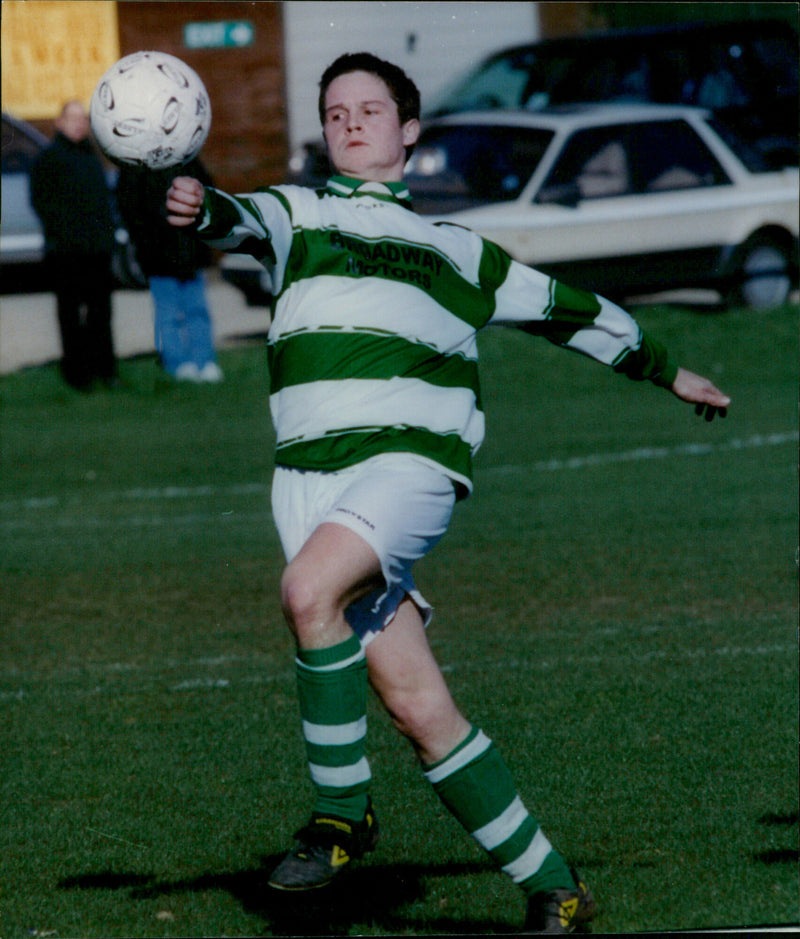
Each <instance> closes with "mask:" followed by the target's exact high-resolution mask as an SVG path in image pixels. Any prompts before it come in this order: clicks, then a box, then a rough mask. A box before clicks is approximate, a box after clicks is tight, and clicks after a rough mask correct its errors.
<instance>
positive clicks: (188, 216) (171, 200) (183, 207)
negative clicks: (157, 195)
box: [167, 176, 206, 228]
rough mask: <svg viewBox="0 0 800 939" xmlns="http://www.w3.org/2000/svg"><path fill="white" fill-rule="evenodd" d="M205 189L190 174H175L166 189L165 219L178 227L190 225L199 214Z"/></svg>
mask: <svg viewBox="0 0 800 939" xmlns="http://www.w3.org/2000/svg"><path fill="white" fill-rule="evenodd" d="M205 194H206V191H205V189H204V188H203V184H202V183H201V182H200V181H199V180H197V179H195V178H194V177H192V176H176V177H175V179H173V180H172V185H171V186H170V187H169V189H168V190H167V221H168V222H169V223H170V225H175V226H177V227H178V228H180V227H182V226H184V225H192V224H193V223H194V221H195V219H196V218H197V216H198V215H199V214H200V209H201V207H202V205H203V199H204V198H205Z"/></svg>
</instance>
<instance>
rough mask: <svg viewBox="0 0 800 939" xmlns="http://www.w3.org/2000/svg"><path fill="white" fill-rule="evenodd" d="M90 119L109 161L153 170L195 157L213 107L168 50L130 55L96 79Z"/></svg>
mask: <svg viewBox="0 0 800 939" xmlns="http://www.w3.org/2000/svg"><path fill="white" fill-rule="evenodd" d="M89 119H90V121H91V125H92V133H93V134H94V137H95V140H97V143H98V145H99V146H100V149H101V150H102V151H103V153H105V155H106V156H107V157H108V158H109V159H110V160H113V161H114V163H128V164H132V165H134V166H145V167H148V168H149V169H153V170H155V169H163V168H165V167H168V166H177V165H179V164H181V163H187V162H188V161H189V160H191V159H192V157H195V156H197V154H198V153H199V151H200V148H201V147H202V146H203V144H204V143H205V142H206V137H208V131H209V129H210V127H211V104H210V102H209V100H208V93H207V92H206V89H205V86H204V85H203V82H202V81H201V80H200V77H199V76H198V74H197V73H196V72H195V71H194V70H193V69H191V68H189V66H188V65H186V63H185V62H181V60H180V59H177V58H175V56H174V55H168V54H167V53H166V52H134V53H133V54H132V55H126V56H125V57H124V58H122V59H120V60H119V62H117V63H116V64H115V65H112V66H111V68H110V69H109V70H108V71H107V72H106V73H105V75H103V77H102V78H101V79H100V81H99V82H98V84H97V87H96V88H95V90H94V94H93V95H92V101H91V104H90V106H89Z"/></svg>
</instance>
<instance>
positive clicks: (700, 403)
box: [672, 368, 731, 421]
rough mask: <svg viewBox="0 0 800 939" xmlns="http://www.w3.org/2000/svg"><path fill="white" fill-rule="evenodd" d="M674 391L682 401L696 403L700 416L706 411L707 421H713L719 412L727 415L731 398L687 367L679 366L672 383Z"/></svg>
mask: <svg viewBox="0 0 800 939" xmlns="http://www.w3.org/2000/svg"><path fill="white" fill-rule="evenodd" d="M672 393H673V394H674V395H676V396H677V397H679V398H680V399H681V400H682V401H688V402H690V403H691V404H694V405H696V407H695V413H696V414H697V415H698V416H699V415H702V414H703V413H705V417H706V420H707V421H713V420H714V416H715V415H716V414H719V416H720V417H725V415H726V414H727V409H728V405H729V404H730V403H731V399H730V398H729V397H728V396H727V395H726V394H724V393H723V392H721V391H720V390H719V388H716V387H715V386H714V385H713V384H712V383H711V382H710V381H709V380H708V379H707V378H703V377H702V375H695V374H694V372H690V371H688V370H687V369H685V368H679V369H678V374H677V375H676V376H675V381H674V382H673V383H672Z"/></svg>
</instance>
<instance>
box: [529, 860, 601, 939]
mask: <svg viewBox="0 0 800 939" xmlns="http://www.w3.org/2000/svg"><path fill="white" fill-rule="evenodd" d="M571 873H572V877H573V880H574V881H575V889H574V890H569V889H562V890H551V891H549V892H547V893H535V894H534V895H533V896H532V897H530V898H529V900H528V913H527V916H526V917H525V926H524V932H525V933H526V934H528V935H531V934H534V935H535V934H538V933H545V934H550V935H557V934H563V933H570V932H589V922H590V921H591V920H592V919H594V914H595V902H594V897H593V896H592V894H591V891H590V890H589V888H588V887H587V886H586V884H585V882H584V881H583V880H582V879H581V877H580V875H579V874H578V872H577V871H576V870H573V871H571Z"/></svg>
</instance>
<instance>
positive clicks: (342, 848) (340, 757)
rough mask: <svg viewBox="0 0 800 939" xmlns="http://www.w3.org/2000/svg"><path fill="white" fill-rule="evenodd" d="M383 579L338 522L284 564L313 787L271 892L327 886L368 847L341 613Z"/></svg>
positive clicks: (354, 677)
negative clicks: (305, 816)
mask: <svg viewBox="0 0 800 939" xmlns="http://www.w3.org/2000/svg"><path fill="white" fill-rule="evenodd" d="M382 581H383V578H382V573H381V567H380V561H379V560H378V557H377V555H376V554H375V552H374V551H373V550H372V548H371V547H370V546H369V545H368V544H367V543H366V542H365V541H364V540H363V539H362V538H360V537H359V536H358V535H356V534H355V533H354V532H352V531H350V529H349V528H346V527H345V526H342V525H336V524H333V523H325V524H322V525H320V526H319V527H318V528H317V529H316V530H315V531H314V532H313V534H312V535H311V536H310V538H309V539H308V541H306V543H305V545H304V546H303V547H302V548H301V550H300V551H299V553H298V554H297V555H296V557H295V558H294V559H293V560H292V561H291V563H290V564H289V565H288V567H287V568H286V570H285V572H284V575H283V578H282V581H281V600H282V603H283V609H284V613H285V615H286V619H287V622H288V624H289V627H290V629H291V630H292V632H293V633H294V635H295V638H296V640H297V659H296V662H297V687H298V698H299V701H300V712H301V715H302V718H303V736H304V738H305V741H306V752H307V755H308V762H309V770H310V774H311V780H312V783H313V784H314V789H315V792H316V799H315V804H314V807H313V810H312V813H311V820H310V821H309V823H308V824H307V825H306V826H305V827H304V828H303V829H301V830H300V831H299V832H298V833H297V835H296V838H297V842H296V844H295V847H294V849H293V850H292V851H290V852H289V854H288V855H287V856H286V857H285V858H284V860H283V861H282V862H281V863H280V864H279V865H278V867H277V868H276V869H275V871H274V872H273V874H272V876H271V878H270V881H269V882H270V885H271V886H272V887H275V888H277V889H279V890H292V891H299V890H310V889H313V888H316V887H322V886H325V885H326V884H327V883H329V882H330V881H331V880H332V879H333V878H334V877H335V876H336V875H337V874H338V873H339V872H340V871H342V870H343V869H344V868H345V867H346V866H347V865H348V863H349V862H350V861H351V860H352V859H353V858H357V857H360V856H361V855H362V854H364V852H365V851H370V850H372V848H373V847H374V846H375V843H376V841H377V837H378V826H377V822H376V820H375V815H374V813H373V811H372V806H371V803H370V798H369V787H370V781H371V774H370V769H369V764H368V762H367V758H366V752H365V750H366V726H367V691H368V682H367V662H366V657H365V655H364V650H363V648H362V646H361V642H360V640H359V639H358V637H357V636H356V635H355V633H354V632H353V631H352V629H351V628H350V626H349V625H348V623H347V621H346V619H345V616H344V611H345V609H346V608H347V607H348V606H349V605H350V604H351V603H352V602H354V601H355V600H358V599H359V598H360V597H362V596H363V595H364V594H366V593H368V592H369V591H370V590H371V589H373V588H374V587H375V586H378V585H379V584H381V583H382Z"/></svg>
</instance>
